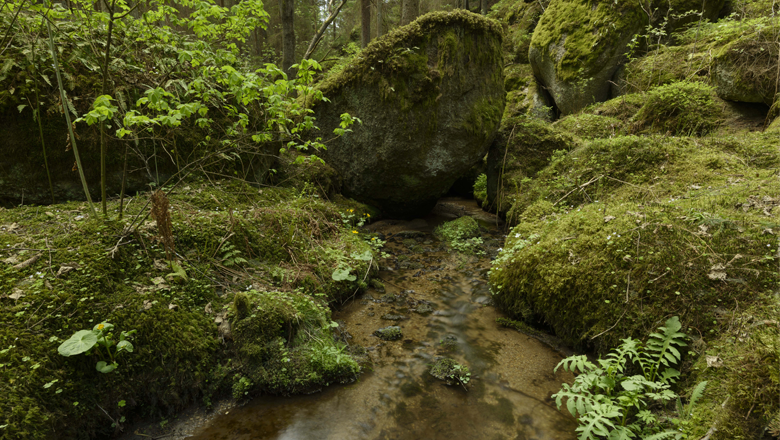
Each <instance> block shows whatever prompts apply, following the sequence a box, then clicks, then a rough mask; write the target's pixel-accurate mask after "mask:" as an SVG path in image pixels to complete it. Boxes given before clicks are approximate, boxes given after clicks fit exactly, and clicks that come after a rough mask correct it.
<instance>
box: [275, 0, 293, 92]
mask: <svg viewBox="0 0 780 440" xmlns="http://www.w3.org/2000/svg"><path fill="white" fill-rule="evenodd" d="M279 11H280V15H281V18H282V70H283V71H284V73H286V74H287V77H288V79H292V76H293V73H294V72H293V71H292V68H291V66H292V65H293V63H295V28H294V27H293V24H294V23H293V13H294V12H295V1H294V0H279Z"/></svg>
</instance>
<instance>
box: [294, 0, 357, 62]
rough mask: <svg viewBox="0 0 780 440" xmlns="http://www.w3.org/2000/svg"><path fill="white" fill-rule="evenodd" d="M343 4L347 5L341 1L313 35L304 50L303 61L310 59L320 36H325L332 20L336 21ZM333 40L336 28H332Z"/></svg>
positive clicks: (345, 1) (343, 0)
mask: <svg viewBox="0 0 780 440" xmlns="http://www.w3.org/2000/svg"><path fill="white" fill-rule="evenodd" d="M345 4H347V0H341V3H339V4H338V6H336V9H334V10H333V12H331V13H330V15H329V16H328V18H326V19H325V22H324V23H322V26H320V28H319V29H318V30H317V32H316V33H315V34H314V37H313V38H312V39H311V42H309V47H308V48H307V49H306V53H305V54H304V55H303V59H304V60H308V59H309V58H310V57H311V54H312V53H313V52H314V49H315V48H316V47H317V44H319V42H320V40H321V39H322V36H323V35H325V31H326V30H328V26H329V25H330V24H331V23H332V22H333V20H335V19H336V17H337V16H338V15H339V12H341V8H343V7H344V5H345ZM333 39H334V40H335V39H336V26H333Z"/></svg>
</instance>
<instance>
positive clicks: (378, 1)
mask: <svg viewBox="0 0 780 440" xmlns="http://www.w3.org/2000/svg"><path fill="white" fill-rule="evenodd" d="M384 7H385V5H384V1H383V0H376V37H377V38H379V37H381V36H382V9H384Z"/></svg>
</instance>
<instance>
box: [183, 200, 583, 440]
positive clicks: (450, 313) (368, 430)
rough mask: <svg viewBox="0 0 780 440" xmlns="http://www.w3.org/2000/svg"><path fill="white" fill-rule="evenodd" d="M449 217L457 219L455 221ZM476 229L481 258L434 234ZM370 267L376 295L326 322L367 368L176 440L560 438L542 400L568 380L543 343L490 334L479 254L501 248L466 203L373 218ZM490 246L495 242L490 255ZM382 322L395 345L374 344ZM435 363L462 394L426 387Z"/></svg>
mask: <svg viewBox="0 0 780 440" xmlns="http://www.w3.org/2000/svg"><path fill="white" fill-rule="evenodd" d="M459 212H460V213H459ZM463 213H465V214H467V215H472V216H473V217H475V218H476V219H477V220H478V221H479V222H480V225H481V226H482V227H483V229H484V231H483V239H484V241H485V246H486V247H487V256H482V257H473V256H465V255H462V254H458V253H456V252H454V251H450V250H448V249H446V248H445V246H444V244H443V243H440V242H439V241H438V240H437V239H436V238H434V236H433V234H432V233H433V230H434V228H435V227H436V226H437V225H439V224H441V223H443V222H444V221H447V220H451V219H452V218H453V216H454V215H462V214H463ZM369 229H371V230H373V231H375V232H378V233H380V234H381V236H384V237H385V239H386V241H387V243H386V245H385V250H386V251H387V253H388V254H389V257H388V258H387V259H384V260H382V263H381V264H380V268H381V272H380V278H381V279H382V281H383V282H384V285H385V291H384V292H381V290H376V289H370V290H369V291H368V292H366V293H365V294H362V295H359V296H358V297H356V298H354V299H353V300H351V301H348V302H347V303H346V304H344V306H343V307H341V308H339V309H338V311H337V312H335V313H334V317H333V318H334V319H335V320H336V321H337V322H339V323H340V327H339V330H340V331H341V335H342V337H343V338H344V339H345V340H346V341H347V342H348V344H350V345H360V346H363V347H365V348H366V350H367V355H368V356H369V357H370V359H371V364H370V366H368V367H367V368H366V369H365V370H364V373H363V374H361V376H360V377H359V378H358V379H357V380H356V381H355V382H354V383H352V384H349V385H346V386H342V385H338V386H330V387H327V388H325V389H324V390H323V391H322V392H318V393H314V394H310V395H305V396H296V397H267V396H266V397H260V398H256V399H254V400H252V401H251V402H250V403H248V404H246V405H245V406H242V407H234V408H231V409H230V410H229V411H222V412H221V413H220V414H219V415H216V416H214V417H208V418H207V419H208V421H207V422H205V424H204V425H203V426H199V427H194V426H197V425H198V423H190V424H189V426H190V428H189V429H187V430H186V431H189V432H182V431H181V430H180V431H179V432H180V433H182V434H183V435H182V437H180V438H190V439H203V440H205V439H209V440H217V439H223V440H249V439H323V440H324V439H448V440H459V439H540V440H541V439H545V440H547V439H550V440H552V439H571V438H574V435H573V433H574V428H575V422H574V420H573V419H572V418H571V417H569V416H568V414H566V413H561V412H558V410H557V409H556V408H555V404H554V402H553V400H552V399H551V398H550V395H551V394H552V393H554V392H556V391H557V390H558V389H559V387H560V383H561V382H562V381H564V380H566V379H567V376H566V375H565V374H563V373H561V372H559V373H557V374H554V373H553V368H554V367H555V365H556V364H557V363H558V362H559V361H560V360H561V358H562V356H561V354H560V353H558V352H557V351H555V350H553V349H551V348H550V347H549V346H548V345H545V344H543V343H542V342H540V341H538V340H537V339H534V338H532V337H529V336H526V335H524V334H521V333H518V332H516V331H515V330H511V329H507V328H503V327H500V326H499V325H498V324H496V322H495V320H496V318H498V317H500V316H501V315H500V314H499V312H498V311H497V310H495V309H494V308H493V307H492V306H491V305H490V304H491V295H490V293H489V291H488V286H487V283H486V279H487V271H488V269H489V267H490V258H489V257H490V256H491V255H495V253H496V251H497V249H496V247H497V246H498V245H500V243H501V242H502V241H503V238H502V237H503V236H502V233H501V232H500V229H499V228H498V227H496V218H495V217H493V216H492V215H490V214H486V213H485V212H483V211H481V210H480V209H479V207H478V206H477V205H476V203H475V202H474V201H467V200H462V199H446V200H443V201H442V202H440V203H439V205H438V206H437V209H435V210H434V213H432V214H431V215H429V216H428V217H426V218H425V219H418V220H413V221H397V220H383V221H379V222H376V223H374V224H372V225H370V226H369ZM491 245H495V246H496V247H493V248H492V249H491ZM390 325H397V326H399V327H400V328H401V331H402V334H403V337H402V338H401V339H399V340H396V341H383V340H381V339H379V338H378V337H377V336H375V335H374V331H375V330H377V329H379V328H383V327H386V326H390ZM441 356H447V357H451V358H453V359H454V360H456V361H457V362H459V363H462V364H464V365H466V366H468V367H469V368H470V370H471V374H472V376H471V380H470V381H469V383H468V384H467V385H466V386H465V387H464V386H459V385H457V384H456V385H447V384H445V383H444V382H442V381H440V380H438V379H436V378H434V377H433V376H432V375H431V374H430V373H429V370H430V366H431V364H433V363H434V362H435V360H436V359H437V358H439V357H441Z"/></svg>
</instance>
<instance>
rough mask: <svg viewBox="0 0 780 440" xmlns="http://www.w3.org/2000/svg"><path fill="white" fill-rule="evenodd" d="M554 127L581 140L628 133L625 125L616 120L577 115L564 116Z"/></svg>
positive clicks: (608, 117)
mask: <svg viewBox="0 0 780 440" xmlns="http://www.w3.org/2000/svg"><path fill="white" fill-rule="evenodd" d="M554 126H555V127H556V128H558V129H561V130H563V131H567V132H569V133H571V134H573V135H575V136H578V137H580V138H582V139H595V138H609V137H615V136H620V135H625V134H627V133H628V129H627V127H626V124H625V123H624V122H623V121H621V120H620V119H618V118H614V117H610V116H599V115H593V114H588V113H578V114H575V115H569V116H566V117H564V118H562V119H560V120H558V121H556V122H555V124H554Z"/></svg>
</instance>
